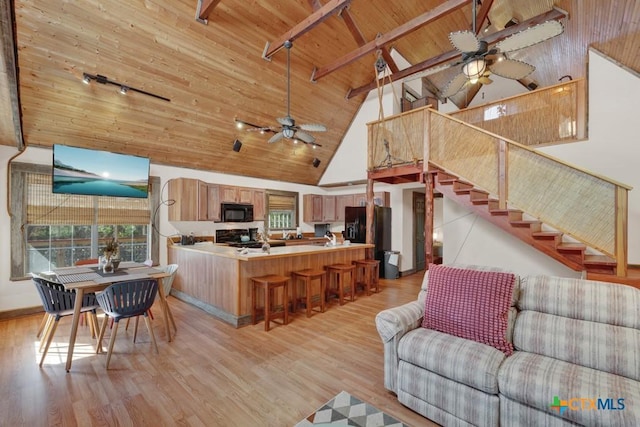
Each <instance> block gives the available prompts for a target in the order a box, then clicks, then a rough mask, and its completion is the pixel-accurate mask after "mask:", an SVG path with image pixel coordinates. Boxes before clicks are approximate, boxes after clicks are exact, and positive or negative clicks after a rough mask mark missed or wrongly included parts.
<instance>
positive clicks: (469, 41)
mask: <svg viewBox="0 0 640 427" xmlns="http://www.w3.org/2000/svg"><path fill="white" fill-rule="evenodd" d="M449 41H450V42H451V44H452V45H453V47H455V48H456V49H458V50H459V51H460V52H477V51H478V49H480V40H478V38H477V37H476V35H475V34H473V32H471V31H468V30H467V31H456V32H454V33H449Z"/></svg>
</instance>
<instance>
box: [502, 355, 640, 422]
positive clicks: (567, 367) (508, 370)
mask: <svg viewBox="0 0 640 427" xmlns="http://www.w3.org/2000/svg"><path fill="white" fill-rule="evenodd" d="M498 385H499V388H500V394H501V395H504V396H505V397H507V398H509V399H511V400H513V401H515V402H520V403H524V404H526V405H527V406H530V407H533V408H536V409H539V410H541V411H544V412H547V413H549V414H553V415H555V416H560V417H561V418H563V419H567V420H571V421H573V422H576V423H579V424H582V425H594V426H595V425H602V426H637V425H640V383H638V381H634V380H630V379H628V378H625V377H622V376H619V375H614V374H610V373H607V372H603V371H598V370H596V369H591V368H585V367H583V366H580V365H576V364H573V363H567V362H564V361H561V360H557V359H554V358H551V357H547V356H542V355H539V354H534V353H527V352H522V351H516V352H515V353H514V354H513V356H511V357H508V358H507V359H506V360H505V361H504V363H503V364H502V366H501V367H500V372H499V373H498ZM556 396H557V398H558V399H557V400H556V399H555V397H556ZM599 399H600V400H599ZM619 399H623V400H622V401H620V400H619ZM554 402H557V403H559V405H556V404H554ZM593 405H595V408H594V407H593ZM598 405H600V409H598ZM565 407H566V409H562V408H565ZM505 421H508V420H505Z"/></svg>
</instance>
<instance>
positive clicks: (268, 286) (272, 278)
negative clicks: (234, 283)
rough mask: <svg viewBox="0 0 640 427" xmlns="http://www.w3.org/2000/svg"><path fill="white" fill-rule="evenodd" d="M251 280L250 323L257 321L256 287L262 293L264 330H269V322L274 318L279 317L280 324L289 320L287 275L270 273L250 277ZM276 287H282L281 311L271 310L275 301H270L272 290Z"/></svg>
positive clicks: (284, 323)
mask: <svg viewBox="0 0 640 427" xmlns="http://www.w3.org/2000/svg"><path fill="white" fill-rule="evenodd" d="M251 282H252V284H251V323H252V324H253V325H255V324H256V323H258V321H257V319H258V316H257V312H258V308H257V307H256V303H257V301H256V288H261V289H262V290H263V293H264V330H265V331H269V326H270V323H271V322H272V321H274V320H275V319H280V318H281V319H282V324H283V325H286V324H287V323H288V322H289V302H288V297H289V278H288V277H287V276H278V275H275V274H270V275H267V276H260V277H252V278H251ZM277 288H282V311H273V302H275V301H272V296H273V291H274V290H275V289H277ZM294 301H295V291H294ZM275 323H277V322H275Z"/></svg>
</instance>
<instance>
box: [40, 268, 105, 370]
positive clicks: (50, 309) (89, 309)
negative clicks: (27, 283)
mask: <svg viewBox="0 0 640 427" xmlns="http://www.w3.org/2000/svg"><path fill="white" fill-rule="evenodd" d="M32 280H33V283H34V284H35V285H36V289H37V290H38V294H39V295H40V299H41V300H42V306H43V307H44V310H45V312H46V316H47V319H46V324H45V326H44V335H43V336H42V340H41V344H40V351H42V352H43V353H42V358H41V359H40V366H42V363H43V362H44V358H45V357H46V356H47V352H48V351H49V346H50V345H51V342H52V341H53V336H54V334H55V333H56V329H57V327H58V321H59V320H60V319H61V318H63V317H65V316H71V315H73V309H74V307H75V302H76V293H75V291H68V290H65V289H64V286H62V285H61V284H58V283H53V282H49V281H47V280H44V279H41V278H38V277H33V278H32ZM98 308H99V305H98V302H97V301H96V294H94V293H87V294H85V295H84V298H83V299H82V307H81V308H80V313H88V314H89V319H90V320H89V322H91V323H90V324H91V325H93V328H94V330H97V329H98V319H97V317H96V310H97V309H98ZM42 344H44V349H43V348H42Z"/></svg>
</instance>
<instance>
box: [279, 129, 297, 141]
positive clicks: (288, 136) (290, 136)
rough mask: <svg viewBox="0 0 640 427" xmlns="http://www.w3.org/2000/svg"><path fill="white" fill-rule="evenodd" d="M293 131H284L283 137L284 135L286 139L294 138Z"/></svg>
mask: <svg viewBox="0 0 640 427" xmlns="http://www.w3.org/2000/svg"><path fill="white" fill-rule="evenodd" d="M293 133H294V132H293V129H289V128H285V129H282V135H284V137H285V138H289V139H290V138H293Z"/></svg>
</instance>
